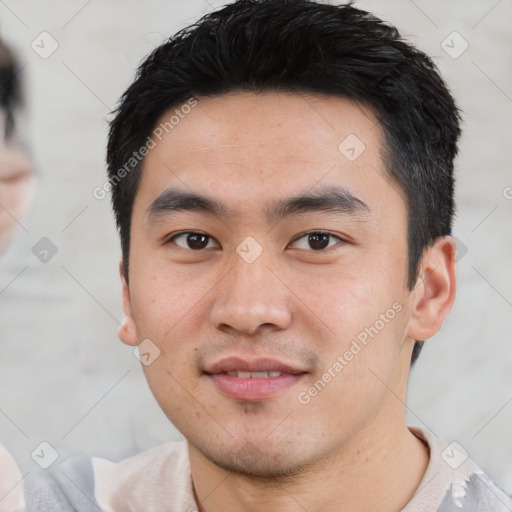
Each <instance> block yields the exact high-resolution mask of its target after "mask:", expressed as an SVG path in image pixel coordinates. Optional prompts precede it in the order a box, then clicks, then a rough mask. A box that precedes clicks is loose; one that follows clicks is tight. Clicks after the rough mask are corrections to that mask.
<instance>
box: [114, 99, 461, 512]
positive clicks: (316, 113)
mask: <svg viewBox="0 0 512 512" xmlns="http://www.w3.org/2000/svg"><path fill="white" fill-rule="evenodd" d="M164 119H166V116H165V115H164V116H162V120H164ZM349 134H355V135H356V136H357V137H358V138H359V139H360V140H361V141H363V142H364V144H365V146H366V148H365V150H364V151H363V153H362V154H361V155H360V156H359V157H358V158H357V159H356V160H354V161H349V160H348V159H347V158H346V157H345V156H344V155H343V154H342V153H341V152H340V150H339V149H338V146H339V145H340V143H341V142H342V141H343V140H344V139H345V138H346V137H347V136H348V135H349ZM381 143H382V134H381V131H380V129H379V124H378V122H377V121H376V119H375V117H374V116H373V115H372V114H371V112H369V111H368V110H366V109H364V108H362V107H361V106H359V105H357V104H355V103H353V102H351V101H349V100H347V99H342V98H334V97H322V96H316V95H309V96H301V95H296V94H293V95H292V94H284V93H266V94H262V95H255V94H252V93H233V94H228V95H223V96H219V97H214V98H206V99H201V98H200V99H199V102H198V105H197V107H195V108H194V109H192V111H191V112H190V113H189V114H188V115H187V116H186V117H185V118H184V119H183V120H182V121H181V122H180V123H179V125H177V126H176V127H175V128H174V129H173V130H172V132H170V133H169V134H167V135H166V136H165V137H164V138H163V140H162V141H161V142H159V143H158V144H157V146H156V147H155V148H154V149H153V150H152V151H150V153H149V154H148V156H147V157H146V159H145V161H144V165H143V172H142V178H141V182H140V185H139V188H138V191H137V194H136V197H135V201H134V207H133V215H132V226H131V251H130V267H129V268H130V270H129V276H128V277H129V285H128V284H127V279H126V278H125V277H126V276H125V275H124V269H123V267H122V265H121V277H122V280H123V307H124V311H125V316H126V318H125V322H124V325H123V327H122V328H121V329H120V337H121V339H122V341H124V342H125V343H127V344H129V345H136V344H138V343H140V342H141V341H142V340H146V339H149V340H151V342H152V343H154V344H155V345H156V346H157V347H158V348H159V350H160V351H161V353H160V355H159V357H157V358H156V359H155V360H154V362H152V364H150V365H148V366H145V367H144V371H145V374H146V378H147V380H148V383H149V385H150V387H151V390H152V392H153V394H154V395H155V397H156V399H157V400H158V402H159V404H160V406H161V408H162V409H163V411H164V412H165V413H166V415H167V416H168V417H169V419H170V420H171V421H172V422H173V423H174V425H176V427H177V428H178V429H179V430H180V431H181V432H182V433H183V434H184V436H185V437H186V439H187V441H188V447H189V454H190V463H191V471H192V478H193V483H194V489H195V494H196V499H197V501H198V505H199V508H200V510H201V511H206V512H216V511H219V512H220V511H223V512H225V511H228V512H229V511H239V510H245V511H263V510H265V511H266V510H280V511H296V510H297V511H298V510H301V511H303V510H308V511H309V512H314V511H324V512H325V511H336V512H340V511H351V512H354V511H367V510H379V511H381V512H386V511H390V512H391V511H397V510H400V509H401V508H402V507H403V506H405V505H406V503H407V502H408V501H409V500H410V499H411V497H412V495H413V494H414V492H415V490H416V489H417V488H418V485H419V483H420V481H421V479H422V476H423V474H424V472H425V470H426V467H427V464H428V458H429V455H428V449H427V448H426V446H425V445H424V443H423V442H422V441H420V440H419V439H418V438H416V437H415V436H414V435H413V434H412V433H411V432H410V431H409V430H408V429H407V426H406V423H405V419H404V401H405V397H406V390H407V380H408V376H409V367H410V359H411V352H412V348H413V344H414V340H415V339H427V338H430V337H431V336H433V335H434V334H435V333H436V332H437V331H438V330H439V328H440V327H441V324H442V322H443V320H444V318H445V316H446V315H447V313H448V311H449V309H450V308H451V305H452V302H453V299H454V293H455V269H454V251H455V246H454V243H453V240H452V239H451V238H450V237H444V238H440V239H438V240H436V242H435V243H434V244H433V246H431V247H429V248H428V249H427V250H426V251H425V253H424V257H423V260H422V262H421V266H420V269H419V274H418V281H417V285H416V286H415V287H414V289H413V290H412V291H410V290H408V288H407V285H406V282H407V234H406V233H407V211H406V207H405V202H404V199H403V197H402V195H401V192H400V189H399V188H398V187H397V186H396V185H395V184H394V183H393V182H391V181H390V180H389V178H388V177H387V175H386V172H385V169H384V165H383V162H382V160H381V156H380V148H381ZM327 186H339V187H344V188H345V189H347V190H348V191H350V193H351V194H353V195H354V196H356V197H357V198H359V199H360V200H361V201H363V202H364V203H365V204H366V205H367V207H368V210H367V211H366V212H365V213H364V214H361V215H354V214H347V213H332V212H325V211H315V212H309V213H307V214H298V215H293V216H290V217H286V218H283V219H281V220H280V221H277V222H276V221H275V220H274V221H273V222H271V221H270V220H269V219H267V218H266V216H265V207H267V206H268V205H271V204H272V203H274V202H275V201H279V200H282V199H287V198H289V197H292V196H296V195H301V194H305V193H314V192H318V191H321V190H322V188H324V187H327ZM169 187H174V188H180V190H185V191H187V192H191V191H193V192H195V193H197V194H201V195H208V196H210V197H213V198H215V199H216V200H218V201H220V202H222V203H223V204H225V206H226V207H227V208H229V212H228V214H226V215H222V216H221V215H212V214H209V213H204V212H196V211H173V212H172V213H170V212H168V213H167V214H163V215H158V216H156V217H155V216H151V214H150V213H149V211H150V207H151V205H152V203H153V202H154V201H155V200H156V198H158V197H159V196H160V195H161V194H162V193H163V192H164V191H165V190H167V189H168V188H169ZM319 230H321V231H326V232H329V233H332V235H333V238H331V239H329V246H328V248H325V249H320V250H313V249H312V248H311V245H310V244H309V243H308V237H307V236H306V237H304V234H306V233H315V232H318V231H319ZM190 231H192V232H199V233H203V234H206V235H208V236H209V237H211V238H209V239H206V240H207V242H208V244H207V246H206V248H204V249H200V250H197V249H195V250H194V249H191V248H189V247H190V246H189V245H187V239H186V236H182V237H180V238H173V236H174V235H176V234H177V233H180V232H190ZM248 236H250V237H253V238H254V239H255V240H256V241H257V242H258V244H259V245H260V246H261V248H262V253H261V254H260V255H259V257H258V258H257V259H255V260H254V261H253V262H252V263H247V262H246V261H245V260H244V259H243V258H242V257H240V256H239V254H237V252H236V249H237V246H238V245H239V244H240V243H241V242H242V241H243V240H244V239H245V238H246V237H248ZM336 237H339V238H336ZM393 304H398V305H400V306H401V311H400V312H399V313H397V314H396V315H395V317H394V318H393V320H391V321H389V322H388V323H386V324H385V327H384V328H382V329H381V330H379V332H378V334H377V335H376V336H375V337H374V338H373V339H371V340H370V341H369V342H368V344H367V345H366V346H364V348H363V349H362V350H361V351H360V352H359V353H357V355H355V356H354V357H353V358H352V360H350V361H349V362H348V364H346V366H344V368H343V370H342V371H341V372H339V373H336V376H335V377H334V378H332V379H331V380H330V382H329V383H328V384H327V385H326V386H325V387H324V388H323V389H322V390H321V391H320V392H319V393H318V394H317V395H316V396H314V397H313V398H312V399H311V400H310V401H309V403H307V404H303V403H301V402H300V401H299V400H298V398H297V397H298V394H299V393H300V392H304V391H307V390H308V389H309V388H310V387H311V386H312V385H313V384H314V383H315V382H316V381H318V379H320V378H321V377H322V375H323V374H324V372H326V371H328V369H329V368H332V365H333V363H334V362H335V361H336V360H337V358H338V356H340V355H343V354H344V353H345V352H346V351H347V350H348V349H349V348H350V346H351V343H352V341H353V340H354V339H356V337H357V335H358V334H360V333H361V332H362V331H364V329H365V328H368V327H370V326H373V325H374V324H375V322H376V320H378V319H379V318H380V315H381V314H384V313H386V311H387V310H389V309H390V308H392V306H393ZM232 355H237V356H239V357H241V358H246V359H247V358H254V357H256V356H261V357H263V356H270V357H273V358H277V359H279V360H280V361H283V362H286V363H287V364H291V365H292V366H294V367H299V368H301V369H303V370H306V371H307V373H306V374H305V375H303V376H302V377H301V379H300V381H299V382H297V383H296V384H294V385H293V386H292V387H291V388H288V389H286V390H284V391H283V392H282V393H281V394H279V395H278V396H275V397H273V398H270V399H265V400H255V401H250V400H237V399H234V398H231V397H227V396H225V395H224V394H222V393H220V392H219V390H218V389H217V388H216V387H215V386H214V385H213V384H212V382H211V379H209V378H208V376H207V375H205V374H204V373H203V371H204V369H205V366H207V365H208V364H210V363H211V362H213V361H218V360H219V359H220V358H222V357H225V356H232ZM331 372H332V369H331Z"/></svg>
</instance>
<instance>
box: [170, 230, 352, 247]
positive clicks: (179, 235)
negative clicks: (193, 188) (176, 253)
mask: <svg viewBox="0 0 512 512" xmlns="http://www.w3.org/2000/svg"><path fill="white" fill-rule="evenodd" d="M184 235H203V236H205V237H207V238H208V241H211V240H215V239H214V238H213V237H212V236H210V235H207V234H206V233H201V232H198V231H182V232H180V233H176V234H175V235H173V236H172V237H171V238H169V239H168V240H167V242H166V243H168V244H169V243H171V242H174V243H176V242H175V239H176V238H179V237H181V236H184ZM310 235H327V236H329V237H330V238H335V239H336V240H338V243H336V244H333V245H330V246H329V245H328V246H327V247H326V248H322V249H301V250H309V251H312V252H325V251H327V250H328V249H331V248H332V247H334V246H336V245H338V244H339V242H341V243H344V242H346V241H345V240H343V238H341V237H339V236H338V235H335V234H334V233H331V232H329V231H308V232H307V233H303V234H302V235H300V236H298V237H297V238H295V240H293V242H292V243H296V242H297V241H298V240H301V239H302V238H305V237H307V236H310ZM176 245H177V244H176ZM178 247H180V248H181V249H184V250H190V251H193V252H201V251H204V250H205V249H211V247H203V248H201V249H191V248H190V247H187V248H184V247H181V246H179V245H178Z"/></svg>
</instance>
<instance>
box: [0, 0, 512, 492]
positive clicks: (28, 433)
mask: <svg viewBox="0 0 512 512" xmlns="http://www.w3.org/2000/svg"><path fill="white" fill-rule="evenodd" d="M220 4H221V2H212V1H211V0H210V1H205V0H187V1H177V0H166V1H163V0H150V1H145V2H141V1H139V2H137V1H135V0H126V1H123V2H121V1H116V0H101V1H99V0H92V1H87V0H80V1H79V0H76V1H69V0H67V1H64V0H53V1H50V0H48V1H37V2H36V1H35V0H33V1H29V0H18V1H14V0H5V1H3V2H0V31H1V33H2V34H3V36H4V37H5V38H6V39H7V40H8V41H11V42H12V43H13V44H14V45H15V47H16V48H17V49H18V51H19V54H20V58H21V61H22V62H23V64H26V67H25V68H24V71H23V74H24V76H25V78H26V79H27V81H28V92H29V100H30V107H31V120H30V121H31V140H32V145H33V152H34V155H35V159H36V162H37V168H38V172H39V175H40V179H39V186H38V191H37V198H36V201H35V203H34V205H33V208H32V210H31V212H30V214H29V216H28V217H27V218H26V219H25V220H24V221H23V226H24V229H22V228H20V230H19V232H18V234H17V236H16V239H15V241H14V244H13V246H12V247H11V248H10V250H9V252H8V253H7V254H6V255H5V257H4V258H3V259H2V260H1V261H0V267H1V272H0V290H3V291H2V292H1V293H0V326H1V329H0V337H1V343H0V390H1V391H0V438H1V440H2V442H4V443H5V444H6V445H7V446H8V447H9V448H10V449H11V451H12V452H13V453H14V455H15V456H16V458H17V459H18V460H19V461H20V464H21V465H22V466H23V467H24V468H30V467H31V465H33V464H34V463H33V461H32V459H31V458H30V453H31V452H32V450H33V449H34V448H35V447H36V446H38V445H39V443H40V442H41V441H48V442H49V443H50V444H51V445H52V446H54V447H55V448H56V449H57V451H58V452H59V456H60V457H61V458H64V457H66V456H67V455H68V454H69V453H72V452H76V451H77V450H84V451H89V452H92V453H95V454H98V455H103V456H106V457H110V458H114V459H117V458H120V457H123V456H126V455H129V454H132V453H134V452H135V451H138V450H142V449H144V448H147V447H150V446H153V445H154V444H157V443H158V442H160V441H162V440H168V439H173V438H178V437H179V434H178V433H177V432H176V431H175V430H174V429H173V427H172V426H171V425H170V424H169V423H168V421H167V420H166V418H165V417H164V416H163V414H162V413H161V412H160V410H159V409H158V407H157V405H156V403H155V401H154V399H153V398H152V396H151V394H150V393H149V391H148V389H147V386H146V383H145V381H144V378H143V375H142V371H141V370H140V368H139V363H138V361H137V360H136V359H135V357H134V356H133V354H132V351H131V349H130V348H128V347H125V346H124V345H122V344H121V343H120V342H119V341H118V339H117V332H116V331H117V328H118V323H119V321H120V320H121V317H122V316H121V308H120V297H119V295H120V284H119V280H118V275H117V265H118V259H119V247H118V239H117V235H116V232H115V228H114V223H113V219H112V215H111V212H110V206H109V200H108V199H104V200H102V201H101V200H97V199H95V198H94V197H93V195H92V190H93V189H94V187H96V186H101V185H102V184H103V183H104V181H105V166H104V147H105V140H106V119H107V118H108V113H109V111H111V109H113V108H114V106H115V105H116V101H117V99H118V97H119V95H120V94H121V92H122V91H123V90H124V89H125V87H126V86H127V85H128V84H129V83H130V80H131V78H132V76H133V72H134V69H135V67H136V65H137V64H138V63H139V62H140V60H141V59H142V57H143V56H144V55H145V54H147V53H148V52H149V51H150V50H151V49H152V48H153V47H154V46H156V45H157V44H158V43H159V42H160V41H162V40H163V39H164V37H166V36H168V35H170V34H171V33H173V32H174V31H175V30H177V29H178V28H180V27H182V26H184V25H185V24H188V23H190V22H192V21H194V20H195V19H196V18H197V17H198V16H199V15H202V14H205V13H206V12H208V11H209V10H210V9H211V8H212V6H214V5H220ZM357 5H359V6H361V7H363V8H368V9H370V10H372V11H374V12H375V13H376V14H377V15H379V16H381V17H383V18H384V19H386V20H389V21H391V22H392V23H394V24H396V25H397V26H398V27H399V28H400V29H401V30H402V31H403V34H404V35H406V36H408V37H409V38H410V39H411V41H413V42H414V43H415V44H417V45H418V46H419V47H420V48H422V49H424V50H426V51H427V52H428V53H429V54H431V55H432V56H434V58H435V61H436V62H437V64H438V65H439V67H440V69H441V71H442V73H443V74H444V76H445V78H446V79H447V81H448V83H449V84H450V86H451V88H452V89H453V92H454V95H455V96H456V98H457V100H458V103H459V106H460V107H461V109H462V110H463V115H464V130H465V131H464V136H463V139H462V143H461V154H460V157H459V159H458V161H457V176H458V186H457V200H458V217H457V221H456V225H455V235H456V236H457V237H458V238H459V239H460V241H461V242H462V243H463V244H464V246H465V247H466V248H467V252H466V253H465V254H464V255H463V256H462V257H461V259H460V261H459V270H458V277H459V284H458V298H457V301H456V305H455V308H454V310H453V312H452V313H451V315H450V317H449V319H448V320H447V321H446V322H445V325H444V328H443V330H442V333H441V334H439V335H438V336H436V338H435V339H432V340H430V341H428V343H427V345H426V347H425V349H424V352H423V354H422V356H421V359H420V360H419V363H418V365H417V367H416V368H415V369H414V371H413V375H412V378H411V387H410V392H409V400H408V407H409V412H408V418H409V421H410V422H411V423H415V424H420V425H421V424H425V425H427V426H428V427H429V428H431V429H432V430H433V431H434V432H435V433H436V434H438V435H439V436H440V437H443V438H444V439H445V440H447V441H452V440H456V441H458V442H459V443H460V444H461V445H462V446H463V447H464V448H466V450H467V451H468V452H469V453H470V455H471V456H472V457H473V458H474V459H475V460H476V461H477V462H479V463H480V465H481V466H483V467H484V469H485V470H487V472H488V473H490V475H491V476H492V477H493V478H494V479H495V480H496V481H497V482H498V483H500V484H501V485H502V486H504V487H505V488H506V489H507V490H508V491H509V492H511V491H512V468H511V465H510V459H511V456H512V436H511V431H512V271H511V257H512V227H511V225H512V222H511V220H512V199H511V198H512V188H510V187H512V173H511V162H512V155H511V151H512V144H511V142H512V141H511V133H512V132H511V129H510V121H511V119H512V81H511V78H512V59H511V57H512V30H511V26H510V20H511V19H512V3H511V2H510V0H501V1H497V0H478V1H476V0H473V1H463V0H452V1H450V2H447V1H441V0H431V1H428V2H427V1H426V0H415V1H414V2H413V1H412V0H388V1H386V2H382V1H373V2H372V1H360V2H357ZM43 31H47V32H48V33H50V34H51V36H52V37H53V38H54V39H55V40H56V41H57V42H58V45H59V46H58V49H57V50H56V51H55V52H54V53H53V54H52V55H51V56H49V57H48V58H46V59H43V58H42V57H40V56H39V55H38V54H37V53H36V52H35V51H33V49H32V48H31V42H32V41H34V40H35V41H36V43H34V44H39V47H40V51H42V50H43V48H41V46H43V43H41V37H39V34H40V33H41V32H43ZM454 31H456V32H457V33H458V34H459V35H454V34H453V32H454ZM44 37H46V36H44ZM447 37H448V38H447ZM461 37H462V38H463V39H461ZM464 40H465V41H467V44H468V45H469V46H468V48H467V50H466V51H465V52H464V53H462V54H461V55H460V56H458V58H453V57H454V56H456V55H457V54H458V53H460V51H461V50H462V49H463V48H464V46H463V45H464V44H465V43H464ZM443 41H446V42H445V43H444V47H445V49H446V50H447V51H448V52H449V53H451V54H452V56H450V55H448V53H447V52H446V51H445V50H444V49H443V48H442V46H441V45H442V44H443V43H442V42H443ZM50 48H51V41H50V40H49V39H45V41H44V49H45V51H48V50H49V49H50ZM507 187H508V188H507ZM507 192H508V194H507ZM507 195H508V199H507V197H506V196H507ZM44 236H46V237H48V238H49V239H50V240H51V241H52V242H53V243H54V244H55V245H56V247H57V248H58V252H57V254H56V255H55V256H54V257H53V258H52V259H51V260H50V261H49V262H47V263H42V262H40V261H39V260H38V259H37V258H36V257H35V256H34V254H33V253H32V247H33V246H34V244H36V242H38V240H40V239H41V238H42V237H44Z"/></svg>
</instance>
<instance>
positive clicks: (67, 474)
mask: <svg viewBox="0 0 512 512" xmlns="http://www.w3.org/2000/svg"><path fill="white" fill-rule="evenodd" d="M25 501H26V503H27V509H26V510H27V512H32V511H40V510H44V511H45V512H65V511H68V510H69V511H77V512H92V511H95V512H97V511H98V510H103V511H106V512H109V511H114V510H123V511H125V512H130V511H140V510H148V511H150V510H155V511H156V510H158V511H164V510H173V511H176V512H181V510H184V511H188V510H189V509H192V508H193V507H194V506H195V502H194V499H193V491H192V479H191V477H190V465H189V459H188V449H187V445H186V442H185V441H183V442H176V443H166V444H164V445H161V446H157V447H156V448H152V449H150V450H147V451H145V452H142V453H140V454H137V455H134V456H133V457H130V458H127V459H124V460H122V461H120V462H113V461H110V460H107V459H103V458H99V457H92V458H91V457H88V456H86V455H79V456H74V457H71V458H69V459H68V460H66V461H65V462H63V463H61V464H59V465H57V466H56V467H54V468H52V469H51V470H50V471H48V470H47V471H41V472H38V473H34V474H31V475H28V476H27V479H26V485H25ZM184 507H185V508H184ZM0 512H2V510H1V509H0Z"/></svg>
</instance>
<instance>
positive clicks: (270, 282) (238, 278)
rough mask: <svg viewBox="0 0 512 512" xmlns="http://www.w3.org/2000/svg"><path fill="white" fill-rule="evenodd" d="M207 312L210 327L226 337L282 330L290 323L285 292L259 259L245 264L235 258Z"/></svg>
mask: <svg viewBox="0 0 512 512" xmlns="http://www.w3.org/2000/svg"><path fill="white" fill-rule="evenodd" d="M216 292H217V295H216V297H215V301H214V304H213V306H212V309H211V311H210V319H211V322H212V324H213V326H214V327H215V328H217V329H219V330H221V331H223V332H227V333H229V334H245V335H254V334H258V333H259V331H262V330H272V329H274V330H280V329H286V328H287V327H288V326H289V325H290V322H291V319H292V311H291V297H290V292H289V289H288V288H287V287H286V285H285V284H284V283H283V281H281V280H280V278H279V276H278V275H277V272H276V271H275V270H274V271H273V270H271V268H269V266H267V263H266V262H265V259H264V257H263V255H262V256H260V257H259V258H258V259H257V260H256V261H253V262H252V263H247V262H246V261H244V260H243V259H242V258H241V257H239V256H238V255H236V256H235V257H234V262H233V266H232V269H231V271H230V272H229V273H228V274H227V275H226V276H225V278H224V279H223V280H222V281H221V282H220V283H219V284H218V286H217V287H216Z"/></svg>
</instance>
